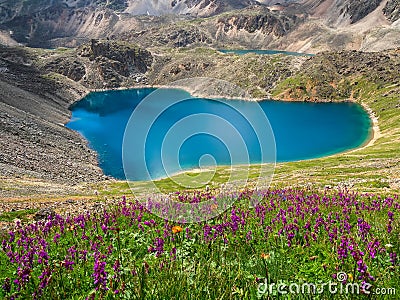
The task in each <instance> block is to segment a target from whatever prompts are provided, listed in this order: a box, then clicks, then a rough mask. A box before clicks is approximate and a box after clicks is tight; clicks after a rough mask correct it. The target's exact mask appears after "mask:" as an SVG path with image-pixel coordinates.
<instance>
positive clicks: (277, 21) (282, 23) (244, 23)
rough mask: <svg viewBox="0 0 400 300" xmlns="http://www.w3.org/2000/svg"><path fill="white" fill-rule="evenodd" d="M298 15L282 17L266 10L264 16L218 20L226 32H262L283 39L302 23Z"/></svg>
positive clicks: (228, 17)
mask: <svg viewBox="0 0 400 300" xmlns="http://www.w3.org/2000/svg"><path fill="white" fill-rule="evenodd" d="M301 20H302V19H301V18H299V17H298V16H296V15H281V14H274V13H271V12H270V11H269V10H265V13H263V14H254V15H253V14H250V15H246V14H240V15H230V16H227V17H220V18H218V21H217V22H218V25H222V26H223V30H224V31H225V32H229V31H232V30H245V31H247V32H249V33H255V32H261V33H263V34H265V35H273V36H275V37H283V36H285V35H286V34H287V33H288V32H290V31H291V30H293V28H294V27H295V26H296V25H297V24H298V23H300V22H301Z"/></svg>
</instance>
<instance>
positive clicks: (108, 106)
mask: <svg viewBox="0 0 400 300" xmlns="http://www.w3.org/2000/svg"><path fill="white" fill-rule="evenodd" d="M154 90H155V89H151V88H145V89H133V90H126V91H108V92H99V93H91V94H89V95H88V96H87V97H85V98H84V99H82V100H81V101H79V102H77V103H75V104H74V105H73V106H72V107H71V110H72V119H71V121H70V122H69V123H68V124H67V125H66V126H67V127H68V128H71V129H73V130H76V131H78V132H79V133H81V134H82V135H83V136H84V137H85V138H86V139H87V140H88V141H89V144H90V146H91V147H92V148H93V149H94V150H95V151H97V153H98V155H99V164H100V167H101V168H102V169H103V171H104V173H105V174H106V175H109V176H112V177H115V178H118V179H125V175H124V170H123V163H122V144H123V138H124V132H125V128H126V125H127V123H128V120H129V118H130V116H131V114H132V112H133V111H134V110H135V108H136V107H137V106H138V105H139V103H141V101H142V100H143V99H144V98H145V97H146V96H147V95H149V94H150V93H151V92H153V91H154ZM167 91H168V93H170V94H171V93H172V94H174V93H180V94H182V93H185V94H186V95H187V98H189V99H188V100H186V101H181V102H179V103H178V104H176V105H174V106H173V107H170V108H169V109H168V110H165V111H164V112H163V113H162V115H160V117H159V118H157V120H156V121H155V122H154V124H153V125H152V127H151V129H150V130H149V132H148V134H147V140H146V143H145V145H143V143H142V142H140V141H138V145H137V147H143V146H145V155H146V157H145V159H146V163H147V165H148V166H149V172H150V175H151V178H153V179H155V178H160V177H163V176H165V172H164V171H163V164H162V162H161V156H160V151H161V147H162V145H163V140H164V138H165V136H166V134H167V133H168V130H169V129H170V128H171V127H173V126H174V124H177V122H179V121H180V120H183V119H185V118H187V117H190V116H193V115H199V114H209V115H214V116H218V117H220V118H221V119H224V120H228V121H229V122H230V123H231V124H233V126H234V127H235V128H236V129H237V131H238V133H239V134H240V136H242V137H243V140H244V142H245V144H246V147H247V150H248V153H247V154H248V158H249V160H250V162H251V163H259V162H261V160H262V158H261V157H262V156H261V154H260V145H259V143H258V140H257V137H256V136H255V134H254V131H253V130H252V127H254V125H257V126H264V124H249V121H248V120H246V119H244V118H243V116H241V115H240V114H239V113H237V112H236V111H235V110H234V109H232V107H236V108H237V109H240V110H246V111H248V112H250V113H251V110H252V109H253V108H254V109H255V107H256V106H257V105H258V104H257V103H254V102H250V101H239V100H224V101H214V100H208V99H199V98H193V97H191V96H190V94H188V93H186V92H184V91H182V90H173V89H170V90H167ZM162 103H163V99H159V101H158V99H157V101H152V102H151V105H149V107H148V108H146V109H148V110H147V112H146V110H144V113H143V116H142V117H143V120H146V117H147V113H148V114H149V115H150V114H151V111H153V110H157V109H158V106H160V105H161V104H162ZM227 103H229V105H226V104H227ZM259 105H260V106H261V108H262V110H263V111H264V112H265V114H266V115H267V117H268V120H269V122H270V124H271V127H272V130H273V134H274V136H275V142H276V160H277V161H278V162H287V161H297V160H303V159H311V158H317V157H322V156H326V155H330V154H334V153H339V152H342V151H345V150H348V149H353V148H357V147H359V146H361V145H362V144H363V143H365V142H366V141H367V140H368V138H369V136H370V133H371V120H370V119H369V117H368V114H367V113H366V112H365V111H364V110H363V109H362V107H361V106H359V105H357V104H354V103H306V102H280V101H262V102H259ZM208 120H210V119H207V120H206V119H205V120H204V122H203V121H201V120H200V121H196V122H195V123H189V124H192V125H189V126H187V125H186V126H185V129H180V130H181V131H182V130H189V131H190V128H188V127H190V126H196V128H195V130H198V129H199V128H203V129H204V130H203V131H204V132H203V133H201V132H199V134H196V135H193V136H191V137H189V138H188V139H186V140H185V141H184V142H182V145H181V147H180V149H179V153H178V154H177V153H171V154H170V155H171V156H173V155H175V156H176V155H178V156H179V157H178V160H179V163H180V164H181V167H182V168H183V169H191V168H197V167H199V159H200V158H201V157H202V156H204V155H207V154H210V155H211V156H212V157H214V159H215V162H216V163H217V164H218V165H230V164H231V163H232V160H231V157H230V154H231V153H230V152H232V151H231V150H232V149H229V147H228V146H227V144H226V143H225V142H223V141H221V140H220V139H219V138H218V137H216V136H213V135H210V134H206V133H207V132H208V131H210V130H214V131H215V130H216V132H219V133H221V134H223V133H224V132H227V130H225V128H224V125H221V124H219V125H218V128H213V124H214V123H213V122H209V121H208ZM252 122H254V120H253V121H252ZM256 122H257V121H256ZM260 122H261V121H260ZM199 124H200V125H199ZM138 130H140V126H138ZM230 142H232V143H233V145H235V144H234V143H235V141H230ZM231 145H232V144H231ZM230 147H231V148H232V147H235V146H230ZM133 151H134V150H133ZM167 151H168V149H167ZM171 151H173V150H171ZM241 159H242V158H240V157H239V158H238V159H237V160H235V161H236V163H240V162H241ZM246 159H247V158H246V157H243V162H245V161H246ZM177 171H178V170H177ZM129 179H130V180H145V179H148V178H146V176H145V175H144V174H143V172H138V173H137V174H134V176H133V178H129Z"/></svg>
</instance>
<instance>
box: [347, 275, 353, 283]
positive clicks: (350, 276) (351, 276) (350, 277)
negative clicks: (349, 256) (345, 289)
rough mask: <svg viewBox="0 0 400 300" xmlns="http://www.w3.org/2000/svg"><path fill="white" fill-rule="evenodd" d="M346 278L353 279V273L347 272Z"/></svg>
mask: <svg viewBox="0 0 400 300" xmlns="http://www.w3.org/2000/svg"><path fill="white" fill-rule="evenodd" d="M347 278H348V279H350V280H351V281H353V275H352V274H350V273H349V274H347Z"/></svg>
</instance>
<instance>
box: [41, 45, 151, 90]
mask: <svg viewBox="0 0 400 300" xmlns="http://www.w3.org/2000/svg"><path fill="white" fill-rule="evenodd" d="M152 63H153V56H152V55H151V53H150V52H149V51H147V50H144V49H142V48H140V47H137V46H135V45H133V44H129V43H126V42H116V41H107V40H104V41H99V40H92V41H91V42H90V43H88V44H84V45H82V46H80V47H78V48H77V49H76V50H73V51H68V52H67V53H65V54H63V55H61V56H60V55H53V56H50V57H49V58H48V59H46V60H45V64H44V66H43V67H42V70H44V71H47V72H48V71H51V72H55V73H58V74H62V75H64V76H66V77H68V78H70V79H72V80H74V81H76V82H79V83H80V84H82V85H84V86H85V87H87V88H95V89H99V88H117V87H121V86H124V85H125V86H126V85H132V84H134V83H146V80H147V79H146V76H145V73H146V72H147V71H148V69H149V68H150V67H151V65H152Z"/></svg>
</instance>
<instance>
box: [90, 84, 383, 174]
mask: <svg viewBox="0 0 400 300" xmlns="http://www.w3.org/2000/svg"><path fill="white" fill-rule="evenodd" d="M142 88H147V89H152V88H153V89H158V88H165V89H167V88H170V89H171V88H172V89H180V90H183V91H186V92H188V93H189V94H190V95H191V96H193V97H201V98H206V99H210V100H213V99H214V100H220V99H226V100H231V99H234V100H241V101H249V102H263V101H276V102H311V101H301V100H294V101H286V100H279V99H265V98H252V99H250V98H242V99H238V98H237V97H232V98H226V97H220V98H216V97H214V96H213V97H210V96H199V95H193V90H191V89H188V88H186V87H184V86H171V85H141V86H136V87H126V88H116V89H100V90H99V89H97V90H92V91H89V92H88V94H89V93H96V92H110V91H124V90H125V91H129V90H138V89H142ZM334 102H336V103H357V104H359V105H360V103H358V102H357V101H354V100H353V99H348V100H342V101H312V102H311V103H334ZM361 106H362V107H363V110H364V111H365V112H366V113H367V114H368V117H369V120H370V121H371V126H370V127H369V130H370V133H369V134H368V136H367V138H366V140H365V142H363V143H362V144H361V145H360V146H358V147H357V148H350V149H347V150H344V151H340V152H336V153H333V154H327V155H322V156H318V157H313V158H307V159H300V160H293V161H281V162H274V164H285V163H293V162H302V161H311V160H317V159H322V158H328V157H333V156H338V155H341V154H346V153H351V152H354V151H359V150H361V149H364V148H366V147H369V146H372V145H373V144H374V143H375V141H376V140H377V139H378V138H379V137H380V136H381V134H380V130H379V124H378V119H377V117H376V116H375V113H374V112H373V110H372V109H371V108H370V107H368V105H367V104H365V103H361ZM270 164H271V162H269V163H254V164H245V165H233V166H230V165H218V166H217V168H218V167H221V168H224V167H225V168H226V167H232V168H235V167H246V166H248V167H252V166H262V165H270ZM210 171H211V170H210V169H209V168H205V169H199V168H193V169H188V170H182V171H179V172H177V173H174V174H173V175H170V176H163V177H159V178H155V179H153V180H152V181H158V180H163V179H166V178H169V177H175V176H179V175H181V174H184V173H193V172H194V173H203V172H210ZM112 178H114V177H112ZM114 179H115V180H117V181H124V179H118V178H114Z"/></svg>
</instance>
